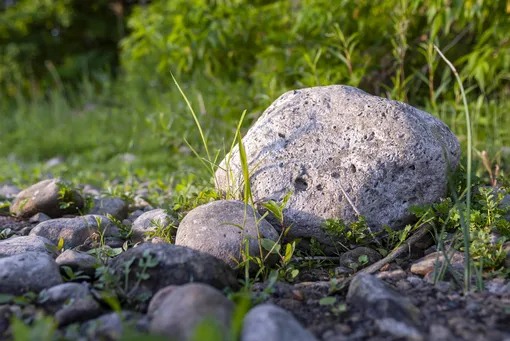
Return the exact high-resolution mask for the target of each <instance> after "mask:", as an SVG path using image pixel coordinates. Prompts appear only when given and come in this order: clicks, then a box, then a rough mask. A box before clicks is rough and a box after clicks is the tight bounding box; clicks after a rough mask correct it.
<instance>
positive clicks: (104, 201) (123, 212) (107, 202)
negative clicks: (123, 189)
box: [88, 198, 128, 221]
mask: <svg viewBox="0 0 510 341" xmlns="http://www.w3.org/2000/svg"><path fill="white" fill-rule="evenodd" d="M88 213H89V214H97V215H104V216H105V215H107V214H110V215H112V216H113V217H114V218H116V219H117V220H120V221H122V220H123V219H125V218H127V216H128V204H127V203H126V202H125V201H124V200H122V199H121V198H95V199H94V206H93V207H92V208H91V209H90V211H89V212H88Z"/></svg>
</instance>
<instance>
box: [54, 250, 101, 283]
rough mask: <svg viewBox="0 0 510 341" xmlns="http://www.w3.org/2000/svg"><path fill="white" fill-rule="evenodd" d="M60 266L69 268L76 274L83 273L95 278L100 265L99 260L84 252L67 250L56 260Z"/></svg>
mask: <svg viewBox="0 0 510 341" xmlns="http://www.w3.org/2000/svg"><path fill="white" fill-rule="evenodd" d="M55 261H56V262H57V264H58V266H60V267H63V266H68V267H70V268H71V269H72V270H73V271H74V272H78V271H82V272H83V274H84V275H87V276H90V277H92V276H94V273H95V272H96V268H97V267H98V265H99V262H98V259H97V258H96V257H94V256H91V255H89V254H87V253H84V252H78V251H74V250H65V251H64V252H62V253H61V254H60V255H59V256H58V257H57V259H56V260H55Z"/></svg>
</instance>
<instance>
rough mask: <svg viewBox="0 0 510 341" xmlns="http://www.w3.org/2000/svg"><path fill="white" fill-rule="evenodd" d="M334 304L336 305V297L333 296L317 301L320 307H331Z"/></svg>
mask: <svg viewBox="0 0 510 341" xmlns="http://www.w3.org/2000/svg"><path fill="white" fill-rule="evenodd" d="M335 303H336V297H335V296H328V297H323V298H321V299H320V301H319V304H320V305H333V304H335Z"/></svg>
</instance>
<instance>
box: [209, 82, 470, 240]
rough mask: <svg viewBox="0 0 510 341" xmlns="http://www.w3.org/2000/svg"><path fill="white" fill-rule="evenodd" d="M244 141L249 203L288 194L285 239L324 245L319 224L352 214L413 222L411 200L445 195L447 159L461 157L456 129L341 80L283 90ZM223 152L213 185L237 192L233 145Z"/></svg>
mask: <svg viewBox="0 0 510 341" xmlns="http://www.w3.org/2000/svg"><path fill="white" fill-rule="evenodd" d="M243 144H244V147H245V149H246V154H247V159H248V167H249V171H250V174H251V176H250V184H251V189H252V194H253V199H254V200H255V202H261V203H262V202H267V201H268V200H274V201H276V202H281V200H282V199H283V198H284V197H285V195H287V194H288V193H289V192H291V191H292V195H291V196H290V199H289V201H288V203H287V206H286V207H285V210H284V217H285V220H286V224H285V226H289V225H290V224H292V228H291V229H290V231H289V233H288V235H287V237H289V238H311V237H315V238H316V239H317V240H318V241H319V242H320V243H321V244H326V245H327V244H331V240H330V238H328V236H327V234H326V233H325V232H324V231H323V230H322V228H321V224H322V223H323V222H324V220H325V219H328V218H340V219H342V220H343V221H344V222H346V223H350V222H353V221H356V220H357V216H358V213H357V212H359V213H361V214H362V215H363V216H364V217H365V218H366V220H367V223H368V225H369V226H370V227H371V228H372V229H373V230H380V229H381V228H382V226H383V224H384V225H387V226H390V227H391V228H392V229H401V228H403V227H404V226H405V225H407V224H409V223H410V222H412V221H413V220H414V219H415V218H414V217H413V215H412V214H411V213H410V212H409V210H408V208H409V207H410V206H412V205H421V204H426V203H433V202H436V201H437V200H438V199H440V198H441V197H443V196H444V195H445V194H446V191H447V184H448V177H447V169H448V166H451V169H455V168H456V167H457V165H458V163H459V158H460V155H461V152H460V145H459V141H458V140H457V138H456V136H455V135H454V134H453V133H452V132H451V131H450V129H449V128H448V126H447V125H446V124H444V123H443V122H441V121H440V120H439V119H437V118H436V117H434V116H432V115H430V114H428V113H426V112H423V111H421V110H418V109H416V108H413V107H411V106H409V105H407V104H404V103H400V102H397V101H392V100H388V99H385V98H381V97H376V96H372V95H369V94H367V93H366V92H364V91H362V90H359V89H356V88H353V87H349V86H342V85H332V86H322V87H313V88H306V89H300V90H294V91H288V92H286V93H285V94H283V95H282V96H280V98H278V99H277V100H276V101H275V102H274V103H273V104H271V106H270V107H269V108H267V109H266V110H265V111H264V113H263V114H262V116H261V117H260V118H259V119H258V120H257V122H256V123H255V124H254V125H253V126H252V127H251V128H250V130H249V131H248V132H247V133H246V135H245V137H244V138H243ZM445 154H446V156H447V158H448V160H446V159H445V156H444V155H445ZM227 158H229V159H230V163H229V169H227V167H226V160H227ZM227 158H226V159H225V160H223V162H222V164H221V165H220V167H219V168H218V170H217V172H216V183H217V187H218V189H219V190H221V191H223V192H230V193H234V194H240V193H241V192H242V190H243V184H244V178H243V171H242V167H241V162H240V157H239V149H238V147H237V146H236V147H235V148H234V150H233V151H232V153H231V154H230V155H228V156H227ZM351 202H352V203H354V206H355V207H356V208H357V210H355V209H354V208H353V205H351ZM258 208H259V209H260V210H263V208H262V207H258ZM270 218H271V215H270V216H269V217H268V221H269V222H271V223H272V222H273V221H271V220H269V219H270ZM274 226H275V227H276V228H280V227H279V226H278V225H277V224H276V223H275V224H274Z"/></svg>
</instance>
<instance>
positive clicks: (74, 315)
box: [55, 295, 104, 326]
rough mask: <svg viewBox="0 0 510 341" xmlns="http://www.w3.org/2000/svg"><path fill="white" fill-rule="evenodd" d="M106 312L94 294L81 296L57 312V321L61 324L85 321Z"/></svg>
mask: <svg viewBox="0 0 510 341" xmlns="http://www.w3.org/2000/svg"><path fill="white" fill-rule="evenodd" d="M102 313H104V311H103V309H102V308H101V305H100V304H99V302H97V301H96V300H95V299H94V297H93V296H92V295H87V296H84V297H80V298H78V299H76V300H74V301H72V302H71V303H68V304H66V305H65V306H64V307H62V309H60V310H59V311H57V312H56V313H55V321H56V322H57V324H58V325H59V326H66V325H68V324H71V323H76V322H84V321H88V320H90V319H93V318H96V317H98V316H101V314H102Z"/></svg>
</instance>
